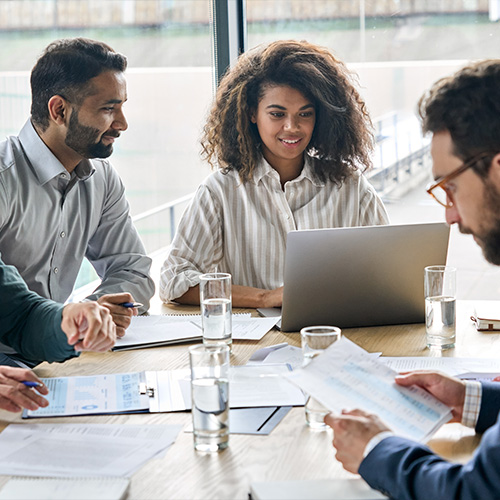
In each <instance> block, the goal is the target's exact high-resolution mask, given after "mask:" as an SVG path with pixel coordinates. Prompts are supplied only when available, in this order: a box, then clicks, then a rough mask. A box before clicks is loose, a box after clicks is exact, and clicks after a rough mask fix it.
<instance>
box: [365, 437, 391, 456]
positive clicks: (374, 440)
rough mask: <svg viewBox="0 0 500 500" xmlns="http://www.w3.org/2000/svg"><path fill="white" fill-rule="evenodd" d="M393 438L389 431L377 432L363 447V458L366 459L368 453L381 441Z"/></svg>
mask: <svg viewBox="0 0 500 500" xmlns="http://www.w3.org/2000/svg"><path fill="white" fill-rule="evenodd" d="M391 436H394V432H391V431H382V432H379V433H378V434H377V435H375V436H373V437H372V438H371V439H370V441H368V444H367V445H366V447H365V451H364V453H363V458H366V456H367V455H368V453H370V451H372V450H373V448H375V446H377V445H378V444H379V443H380V442H381V441H383V440H384V439H385V438H388V437H391Z"/></svg>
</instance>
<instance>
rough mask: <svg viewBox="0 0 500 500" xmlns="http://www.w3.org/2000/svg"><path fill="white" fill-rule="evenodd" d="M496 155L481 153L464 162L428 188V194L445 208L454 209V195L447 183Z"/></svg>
mask: <svg viewBox="0 0 500 500" xmlns="http://www.w3.org/2000/svg"><path fill="white" fill-rule="evenodd" d="M495 154H496V153H491V152H489V153H480V154H478V155H476V156H473V157H472V158H470V159H469V160H467V161H466V162H464V163H463V164H462V165H461V166H460V167H458V168H457V169H456V170H454V171H453V172H451V174H448V175H445V176H444V177H441V178H440V179H438V180H437V181H436V182H433V183H431V184H429V185H428V186H427V192H428V193H429V194H430V195H431V196H432V197H433V198H434V199H435V200H436V201H437V202H438V203H439V204H440V205H442V206H443V207H445V208H451V207H453V194H452V193H451V191H450V190H449V189H448V187H447V185H446V184H447V183H448V182H450V181H451V180H452V179H454V178H455V177H458V176H459V175H460V174H462V173H464V172H465V171H466V170H467V169H469V168H471V167H473V166H474V165H476V164H477V163H479V162H480V161H482V160H485V159H486V158H490V157H491V156H494V155H495ZM438 188H440V189H438Z"/></svg>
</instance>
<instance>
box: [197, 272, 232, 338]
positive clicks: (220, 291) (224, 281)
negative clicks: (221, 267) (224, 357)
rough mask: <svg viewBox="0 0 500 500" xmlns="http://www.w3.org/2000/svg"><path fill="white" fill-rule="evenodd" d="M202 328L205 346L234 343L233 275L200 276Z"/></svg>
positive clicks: (210, 274) (209, 274)
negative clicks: (232, 316)
mask: <svg viewBox="0 0 500 500" xmlns="http://www.w3.org/2000/svg"><path fill="white" fill-rule="evenodd" d="M200 304H201V326H202V329H203V343H204V344H205V345H218V344H225V345H228V346H231V343H232V335H231V334H232V322H231V275H230V274H227V273H208V274H202V275H201V276H200Z"/></svg>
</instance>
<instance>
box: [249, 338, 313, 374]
mask: <svg viewBox="0 0 500 500" xmlns="http://www.w3.org/2000/svg"><path fill="white" fill-rule="evenodd" d="M303 360H304V356H303V355H302V349H300V348H299V347H295V346H293V345H288V344H287V343H286V342H285V343H283V344H277V345H273V346H269V347H263V348H262V349H259V350H258V351H255V352H254V353H253V354H252V357H251V358H250V359H249V360H248V363H247V365H256V364H260V363H266V364H268V363H271V364H280V363H287V364H289V365H290V366H291V367H292V369H293V370H297V369H298V368H300V367H301V366H302V364H303Z"/></svg>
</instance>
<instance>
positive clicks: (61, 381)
mask: <svg viewBox="0 0 500 500" xmlns="http://www.w3.org/2000/svg"><path fill="white" fill-rule="evenodd" d="M42 380H43V381H44V383H45V385H46V386H47V388H48V389H49V394H48V395H47V396H45V398H46V399H47V400H48V401H49V406H47V407H45V408H39V409H38V410H36V411H27V410H25V411H24V414H23V416H24V417H26V416H28V417H31V416H36V417H49V416H50V417H62V416H68V415H92V414H94V415H96V414H100V413H125V412H137V411H149V397H148V395H147V394H141V393H140V391H139V386H140V383H141V382H142V383H144V382H145V375H144V372H142V373H118V374H110V375H95V376H83V377H58V378H44V379H42Z"/></svg>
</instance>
